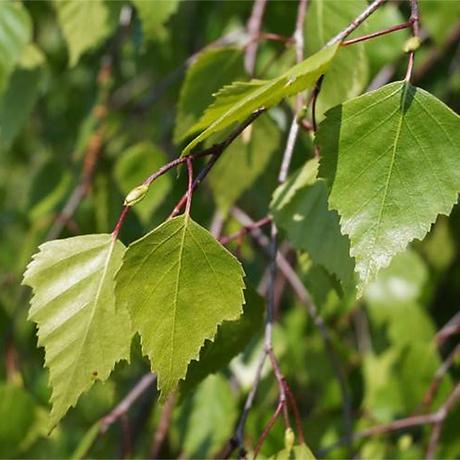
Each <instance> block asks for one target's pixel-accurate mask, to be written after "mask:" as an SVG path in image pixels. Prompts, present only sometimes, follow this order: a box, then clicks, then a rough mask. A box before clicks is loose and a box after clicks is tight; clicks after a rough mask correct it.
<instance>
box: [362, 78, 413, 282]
mask: <svg viewBox="0 0 460 460" xmlns="http://www.w3.org/2000/svg"><path fill="white" fill-rule="evenodd" d="M408 88H409V84H408V83H407V82H404V83H403V94H402V100H401V103H400V104H401V105H400V106H401V115H400V117H399V121H398V127H397V130H396V136H395V140H394V144H393V152H392V154H391V161H390V167H389V169H388V174H387V180H386V183H385V189H384V191H383V196H382V201H381V203H380V209H379V215H378V218H377V224H376V229H375V233H374V235H375V236H374V243H373V244H372V250H371V251H370V253H371V254H372V257H370V258H369V262H368V263H367V264H366V277H365V280H364V283H363V284H364V285H366V284H367V283H368V281H369V276H370V265H371V263H374V259H373V255H374V252H375V247H376V246H377V244H378V242H379V239H380V227H381V224H382V219H383V210H384V208H385V202H386V199H387V195H388V189H389V186H390V181H391V177H392V174H393V168H394V163H395V159H396V149H397V146H398V142H399V138H400V136H401V130H402V124H403V120H404V107H405V105H406V97H407V91H408ZM371 261H372V262H371Z"/></svg>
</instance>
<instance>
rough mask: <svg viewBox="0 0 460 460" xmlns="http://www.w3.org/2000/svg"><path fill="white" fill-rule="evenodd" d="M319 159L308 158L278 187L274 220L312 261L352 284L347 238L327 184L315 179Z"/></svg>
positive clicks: (274, 206)
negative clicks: (329, 201)
mask: <svg viewBox="0 0 460 460" xmlns="http://www.w3.org/2000/svg"><path fill="white" fill-rule="evenodd" d="M317 172H318V161H317V160H310V161H308V162H307V163H305V166H304V167H303V168H302V169H301V170H300V171H299V172H298V173H296V174H294V175H293V176H292V177H290V178H289V179H288V181H287V182H286V183H285V184H283V185H281V186H280V187H278V189H277V190H275V193H274V194H273V200H272V203H271V205H270V209H271V213H272V214H273V217H274V219H275V221H276V223H277V224H278V225H279V226H280V227H281V228H282V229H283V230H284V231H285V232H286V234H287V237H288V239H289V241H290V242H291V243H292V244H293V245H294V246H295V247H296V248H297V249H303V250H305V251H307V252H308V253H309V255H310V256H311V258H312V259H313V261H314V262H315V263H318V264H320V265H322V266H323V267H324V268H325V269H326V270H328V271H329V272H330V273H332V274H334V275H336V276H337V278H338V279H339V280H340V281H341V283H342V285H343V287H344V288H348V289H351V288H352V286H353V281H354V280H353V278H354V276H353V271H354V262H353V259H352V258H351V257H350V243H349V241H348V238H347V237H346V236H344V235H342V234H341V233H340V224H339V216H338V214H337V212H336V211H331V210H329V209H328V205H327V186H326V184H325V182H324V181H323V180H317V179H316V176H317Z"/></svg>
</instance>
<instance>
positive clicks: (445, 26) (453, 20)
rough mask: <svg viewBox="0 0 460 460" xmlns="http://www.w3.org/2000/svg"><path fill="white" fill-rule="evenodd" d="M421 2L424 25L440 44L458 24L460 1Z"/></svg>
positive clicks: (427, 0)
mask: <svg viewBox="0 0 460 460" xmlns="http://www.w3.org/2000/svg"><path fill="white" fill-rule="evenodd" d="M419 3H420V17H421V18H422V21H423V26H424V27H426V28H427V29H428V32H429V34H430V35H431V37H432V38H433V39H434V41H435V42H436V44H437V45H438V46H440V45H442V44H443V43H444V42H445V40H446V39H447V37H448V36H449V34H450V33H451V31H452V29H453V28H454V27H455V25H456V24H458V18H459V15H460V2H458V1H452V0H423V1H421V2H419Z"/></svg>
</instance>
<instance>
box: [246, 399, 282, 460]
mask: <svg viewBox="0 0 460 460" xmlns="http://www.w3.org/2000/svg"><path fill="white" fill-rule="evenodd" d="M285 404H286V402H284V403H283V402H281V401H279V402H278V406H277V407H276V410H275V412H274V413H273V415H272V416H271V417H270V420H269V421H268V423H267V425H266V426H265V428H264V431H263V432H262V435H261V436H260V438H259V440H258V441H257V444H256V448H255V449H254V457H253V458H254V460H256V458H257V455H259V452H260V449H261V448H262V444H263V443H264V441H265V439H266V438H267V436H268V434H269V433H270V430H271V429H272V428H273V425H274V424H275V422H276V419H277V418H278V417H279V415H280V414H281V411H282V410H283V407H284V406H285Z"/></svg>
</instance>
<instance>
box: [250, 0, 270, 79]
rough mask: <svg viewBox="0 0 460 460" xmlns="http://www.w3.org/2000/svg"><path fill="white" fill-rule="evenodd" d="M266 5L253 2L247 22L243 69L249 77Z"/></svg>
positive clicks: (260, 2)
mask: <svg viewBox="0 0 460 460" xmlns="http://www.w3.org/2000/svg"><path fill="white" fill-rule="evenodd" d="M266 5H267V0H255V1H254V6H253V7H252V12H251V16H250V18H249V21H248V26H247V31H248V35H249V43H248V45H247V47H246V54H245V56H244V67H245V69H246V72H247V73H248V74H249V75H250V76H253V75H254V70H255V66H256V56H257V48H258V45H259V43H258V37H259V35H260V28H261V26H262V18H263V16H264V11H265V7H266Z"/></svg>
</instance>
